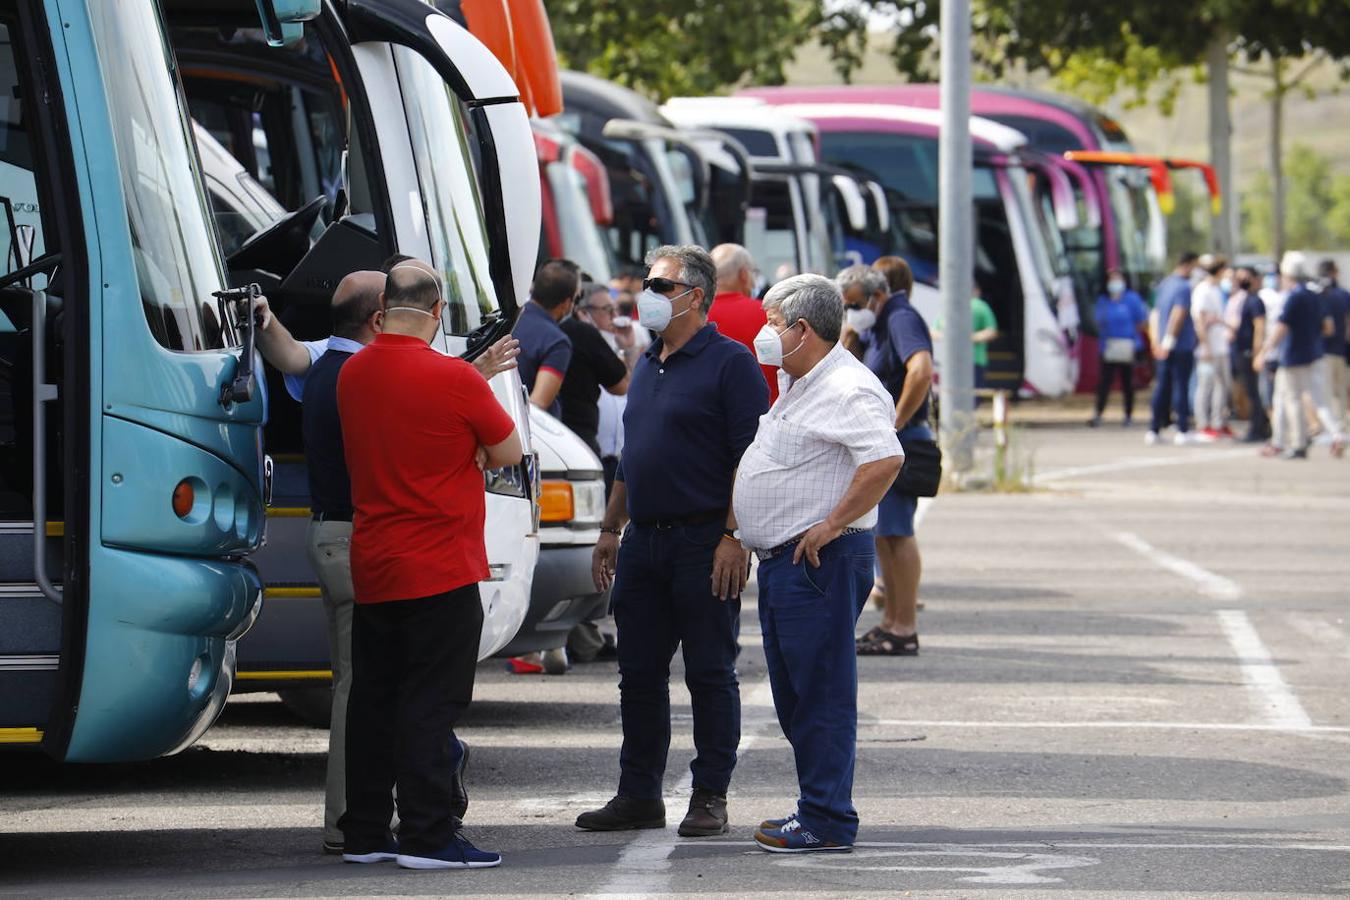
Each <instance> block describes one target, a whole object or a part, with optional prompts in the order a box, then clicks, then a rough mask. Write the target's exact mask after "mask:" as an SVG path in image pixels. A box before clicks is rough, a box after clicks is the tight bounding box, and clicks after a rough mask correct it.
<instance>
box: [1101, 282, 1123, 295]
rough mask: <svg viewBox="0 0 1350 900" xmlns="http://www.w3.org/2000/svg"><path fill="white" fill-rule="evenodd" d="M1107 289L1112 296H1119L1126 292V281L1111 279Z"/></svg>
mask: <svg viewBox="0 0 1350 900" xmlns="http://www.w3.org/2000/svg"><path fill="white" fill-rule="evenodd" d="M1106 291H1107V293H1109V294H1110V295H1111V296H1112V297H1119V296H1120V295H1121V294H1123V293H1125V282H1123V281H1109V282H1107V284H1106Z"/></svg>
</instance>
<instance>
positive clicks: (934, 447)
mask: <svg viewBox="0 0 1350 900" xmlns="http://www.w3.org/2000/svg"><path fill="white" fill-rule="evenodd" d="M901 449H903V450H904V451H905V463H904V465H902V466H901V467H900V474H899V475H897V476H896V478H895V486H896V487H897V488H898V489H899V490H900V491H901V492H902V493H905V494H910V495H912V496H915V497H936V496H937V492H938V485H940V484H941V483H942V449H941V448H940V447H938V444H937V441H934V440H930V439H929V438H911V439H909V440H907V441H904V442H902V444H901Z"/></svg>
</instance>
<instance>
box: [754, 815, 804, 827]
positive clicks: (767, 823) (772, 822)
mask: <svg viewBox="0 0 1350 900" xmlns="http://www.w3.org/2000/svg"><path fill="white" fill-rule="evenodd" d="M796 818H797V814H796V813H795V812H794V813H793V814H792V815H790V816H784V817H783V818H781V819H765V820H764V821H763V822H760V823H759V830H760V831H777V830H778V829H780V828H782V827H783V826H784V825H786V824H787V823H789V822H791V821H792V820H794V819H796Z"/></svg>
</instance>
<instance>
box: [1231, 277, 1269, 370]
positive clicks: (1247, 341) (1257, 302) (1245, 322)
mask: <svg viewBox="0 0 1350 900" xmlns="http://www.w3.org/2000/svg"><path fill="white" fill-rule="evenodd" d="M1239 299H1240V300H1241V303H1242V305H1241V306H1240V307H1239V308H1238V322H1237V327H1236V328H1235V329H1233V349H1234V350H1235V351H1236V352H1237V353H1243V354H1246V353H1252V352H1254V347H1253V346H1252V345H1253V344H1254V343H1255V341H1256V320H1257V319H1264V318H1265V317H1266V304H1265V301H1263V300H1262V299H1261V295H1260V294H1258V293H1257V292H1256V291H1247V292H1246V293H1245V295H1243V296H1242V297H1240V298H1239Z"/></svg>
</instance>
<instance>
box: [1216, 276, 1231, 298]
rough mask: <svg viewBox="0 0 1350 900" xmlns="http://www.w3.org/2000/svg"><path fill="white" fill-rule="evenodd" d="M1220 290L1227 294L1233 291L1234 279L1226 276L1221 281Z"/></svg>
mask: <svg viewBox="0 0 1350 900" xmlns="http://www.w3.org/2000/svg"><path fill="white" fill-rule="evenodd" d="M1219 290H1221V291H1223V292H1224V293H1225V294H1231V293H1233V279H1231V278H1225V279H1223V280H1222V281H1220V282H1219Z"/></svg>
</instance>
